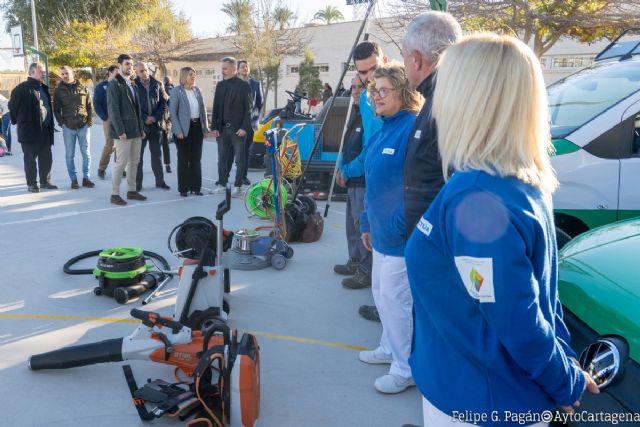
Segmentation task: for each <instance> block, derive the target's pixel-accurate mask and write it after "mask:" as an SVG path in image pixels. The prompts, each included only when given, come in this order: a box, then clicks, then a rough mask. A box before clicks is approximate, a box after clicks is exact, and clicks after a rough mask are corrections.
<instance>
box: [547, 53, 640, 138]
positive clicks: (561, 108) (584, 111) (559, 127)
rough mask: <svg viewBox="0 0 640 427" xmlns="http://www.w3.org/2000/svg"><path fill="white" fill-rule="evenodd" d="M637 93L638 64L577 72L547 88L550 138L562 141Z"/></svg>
mask: <svg viewBox="0 0 640 427" xmlns="http://www.w3.org/2000/svg"><path fill="white" fill-rule="evenodd" d="M638 90H640V63H638V61H634V60H629V61H622V62H620V61H614V62H606V63H601V64H596V65H594V66H592V67H589V68H585V69H584V70H580V71H578V72H577V73H575V74H572V75H570V76H568V77H565V78H564V79H562V80H560V81H558V82H556V83H554V84H552V85H551V86H549V87H548V88H547V93H548V95H549V114H550V115H551V136H552V137H553V138H554V139H557V138H564V137H565V136H567V135H569V134H570V133H571V132H573V131H575V130H576V129H578V128H579V127H581V126H582V125H584V124H585V123H587V122H588V121H590V120H592V119H593V118H595V117H596V116H598V115H600V114H602V113H603V112H605V111H606V110H608V109H609V108H611V107H612V106H613V105H615V104H617V103H618V102H620V101H622V100H623V99H625V98H627V97H629V96H630V95H632V94H633V93H635V92H637V91H638Z"/></svg>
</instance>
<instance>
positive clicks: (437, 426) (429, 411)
mask: <svg viewBox="0 0 640 427" xmlns="http://www.w3.org/2000/svg"><path fill="white" fill-rule="evenodd" d="M487 416H488V415H487ZM422 417H423V419H424V427H441V426H442V427H446V426H456V427H478V424H471V423H465V422H462V421H459V420H456V419H455V418H453V417H452V416H451V415H447V414H445V413H444V412H442V411H441V410H439V409H438V408H436V407H435V406H433V405H432V404H431V402H429V401H428V400H427V399H425V398H424V397H423V398H422ZM548 426H549V424H548V423H543V422H540V423H536V424H532V425H530V426H529V427H548Z"/></svg>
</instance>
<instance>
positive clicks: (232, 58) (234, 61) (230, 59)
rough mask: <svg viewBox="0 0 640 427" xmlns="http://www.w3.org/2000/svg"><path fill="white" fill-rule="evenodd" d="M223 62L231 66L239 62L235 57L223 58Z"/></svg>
mask: <svg viewBox="0 0 640 427" xmlns="http://www.w3.org/2000/svg"><path fill="white" fill-rule="evenodd" d="M221 62H228V63H229V64H231V65H237V63H238V61H236V58H234V57H233V56H225V57H224V58H222V60H221Z"/></svg>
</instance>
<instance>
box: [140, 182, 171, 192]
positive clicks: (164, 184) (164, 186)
mask: <svg viewBox="0 0 640 427" xmlns="http://www.w3.org/2000/svg"><path fill="white" fill-rule="evenodd" d="M156 187H157V188H162V189H163V190H171V187H169V186H168V185H167V183H166V182H160V183H158V184H156ZM138 191H140V190H138Z"/></svg>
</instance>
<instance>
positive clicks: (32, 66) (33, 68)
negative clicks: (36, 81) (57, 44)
mask: <svg viewBox="0 0 640 427" xmlns="http://www.w3.org/2000/svg"><path fill="white" fill-rule="evenodd" d="M38 65H39V66H41V67H43V68H44V66H43V65H42V64H41V63H39V62H32V63H31V64H29V75H31V74H33V73H34V71H36V70H37V69H38Z"/></svg>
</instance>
